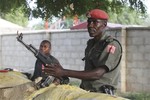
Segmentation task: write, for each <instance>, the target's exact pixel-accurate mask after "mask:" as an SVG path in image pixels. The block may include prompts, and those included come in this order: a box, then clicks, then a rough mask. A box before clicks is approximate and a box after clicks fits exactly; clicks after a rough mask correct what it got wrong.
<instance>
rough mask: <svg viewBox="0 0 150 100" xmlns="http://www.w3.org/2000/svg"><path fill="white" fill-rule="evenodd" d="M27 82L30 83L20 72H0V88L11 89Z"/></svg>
mask: <svg viewBox="0 0 150 100" xmlns="http://www.w3.org/2000/svg"><path fill="white" fill-rule="evenodd" d="M27 82H31V81H30V80H29V79H27V77H26V76H25V75H24V74H22V73H21V72H17V71H8V72H0V88H6V87H13V86H16V85H21V84H24V83H27Z"/></svg>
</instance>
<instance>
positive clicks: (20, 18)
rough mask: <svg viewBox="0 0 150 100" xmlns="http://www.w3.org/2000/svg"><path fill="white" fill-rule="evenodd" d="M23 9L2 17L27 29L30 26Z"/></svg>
mask: <svg viewBox="0 0 150 100" xmlns="http://www.w3.org/2000/svg"><path fill="white" fill-rule="evenodd" d="M23 9H24V8H23V7H19V8H18V9H11V11H10V12H9V13H5V14H4V16H1V17H2V18H3V19H5V20H7V21H10V22H12V23H15V24H18V25H20V26H24V27H26V26H27V24H28V17H27V16H26V15H25V14H24V13H23Z"/></svg>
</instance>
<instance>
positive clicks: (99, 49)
mask: <svg viewBox="0 0 150 100" xmlns="http://www.w3.org/2000/svg"><path fill="white" fill-rule="evenodd" d="M105 43H106V42H105V41H103V42H100V43H98V44H97V45H95V47H94V48H93V50H92V51H91V54H90V60H94V59H98V58H99V57H100V56H101V54H102V52H103V51H104V49H105Z"/></svg>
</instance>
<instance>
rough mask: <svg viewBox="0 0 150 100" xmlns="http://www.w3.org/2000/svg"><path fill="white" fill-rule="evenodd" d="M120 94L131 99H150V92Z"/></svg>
mask: <svg viewBox="0 0 150 100" xmlns="http://www.w3.org/2000/svg"><path fill="white" fill-rule="evenodd" d="M118 96H121V97H124V98H128V99H130V100H150V93H120V94H118Z"/></svg>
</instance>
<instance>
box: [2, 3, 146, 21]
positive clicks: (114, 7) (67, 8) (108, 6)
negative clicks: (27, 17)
mask: <svg viewBox="0 0 150 100" xmlns="http://www.w3.org/2000/svg"><path fill="white" fill-rule="evenodd" d="M27 1H28V2H27ZM27 1H25V0H9V1H8V0H0V2H1V3H0V11H1V12H3V13H5V12H9V11H10V10H11V9H12V8H18V7H20V6H22V5H24V6H25V7H26V9H24V10H25V13H28V14H32V15H33V16H34V17H36V18H37V17H41V18H43V19H44V18H46V19H47V18H50V19H51V18H52V17H53V16H55V17H61V16H63V15H65V16H71V15H72V16H73V15H75V14H77V15H79V16H80V15H82V14H85V12H87V11H88V10H90V9H94V8H100V9H103V10H105V11H107V12H115V13H120V12H121V11H122V8H123V7H124V6H127V5H128V6H129V7H130V9H134V10H136V11H138V12H140V13H145V12H146V10H145V5H144V4H143V0H37V1H36V2H35V3H36V4H37V7H35V8H34V9H33V8H30V6H29V1H32V0H27ZM8 5H9V6H8ZM31 11H32V13H31Z"/></svg>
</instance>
